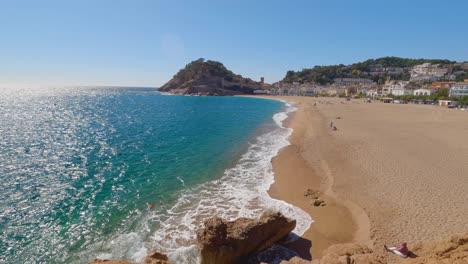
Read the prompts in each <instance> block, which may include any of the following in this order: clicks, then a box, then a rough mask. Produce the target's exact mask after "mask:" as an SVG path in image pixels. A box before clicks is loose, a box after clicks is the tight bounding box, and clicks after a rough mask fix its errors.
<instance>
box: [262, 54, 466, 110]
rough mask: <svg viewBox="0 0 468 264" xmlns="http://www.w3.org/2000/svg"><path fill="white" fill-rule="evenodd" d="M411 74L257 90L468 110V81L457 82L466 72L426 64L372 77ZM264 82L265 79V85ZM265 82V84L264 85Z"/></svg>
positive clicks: (374, 71)
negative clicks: (400, 76) (382, 79)
mask: <svg viewBox="0 0 468 264" xmlns="http://www.w3.org/2000/svg"><path fill="white" fill-rule="evenodd" d="M460 67H461V68H462V69H468V63H461V64H460ZM404 71H407V72H410V74H411V75H410V78H409V80H408V81H403V80H391V78H388V80H386V81H385V83H383V84H379V83H377V82H374V81H372V80H371V79H367V78H335V79H334V80H333V83H331V84H326V85H320V84H316V83H302V84H301V83H299V82H293V83H284V82H278V83H275V84H273V85H266V84H265V86H264V89H261V90H255V91H254V93H255V94H265V95H275V96H323V97H335V96H336V97H347V98H366V99H367V100H368V101H369V102H370V101H371V100H379V101H381V102H384V103H417V104H433V105H434V104H438V105H440V106H444V107H449V108H459V109H465V108H468V79H464V80H463V81H458V82H457V81H455V80H456V77H457V75H458V74H460V73H463V71H460V72H457V71H453V70H452V69H450V68H447V67H441V66H440V65H437V64H430V63H423V64H420V65H416V66H414V67H413V68H409V69H407V68H399V67H386V68H384V67H381V66H380V65H376V66H375V67H373V68H372V69H371V74H374V75H379V74H380V75H381V74H387V76H392V75H396V74H401V73H402V72H404ZM262 81H263V78H262V80H261V82H262ZM262 83H263V82H262Z"/></svg>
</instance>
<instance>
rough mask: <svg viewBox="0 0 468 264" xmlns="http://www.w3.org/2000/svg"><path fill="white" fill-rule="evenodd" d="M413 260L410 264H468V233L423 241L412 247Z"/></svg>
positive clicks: (408, 261)
mask: <svg viewBox="0 0 468 264" xmlns="http://www.w3.org/2000/svg"><path fill="white" fill-rule="evenodd" d="M410 251H411V252H412V255H413V256H412V258H410V259H408V260H407V261H406V262H403V263H405V264H406V263H408V264H423V263H428V264H436V263H437V264H438V263H441V264H442V263H451V264H468V233H466V234H460V235H454V236H451V237H450V238H448V239H444V240H436V241H423V242H418V243H415V244H414V245H413V246H410Z"/></svg>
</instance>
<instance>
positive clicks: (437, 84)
mask: <svg viewBox="0 0 468 264" xmlns="http://www.w3.org/2000/svg"><path fill="white" fill-rule="evenodd" d="M455 83H456V82H433V83H432V84H431V87H432V89H436V90H437V89H441V88H447V89H449V88H450V87H451V86H452V85H454V84H455Z"/></svg>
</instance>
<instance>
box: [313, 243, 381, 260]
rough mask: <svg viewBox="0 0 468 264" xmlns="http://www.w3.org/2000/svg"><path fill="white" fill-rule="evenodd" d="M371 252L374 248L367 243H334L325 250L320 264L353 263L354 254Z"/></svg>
mask: <svg viewBox="0 0 468 264" xmlns="http://www.w3.org/2000/svg"><path fill="white" fill-rule="evenodd" d="M369 253H372V250H371V249H369V248H368V247H367V246H366V245H360V244H354V243H346V244H337V245H332V246H330V247H328V248H327V249H326V250H325V251H324V252H323V257H322V259H321V261H320V264H351V263H352V261H353V259H352V256H354V255H358V254H369ZM359 263H360V262H359ZM363 263H367V262H363Z"/></svg>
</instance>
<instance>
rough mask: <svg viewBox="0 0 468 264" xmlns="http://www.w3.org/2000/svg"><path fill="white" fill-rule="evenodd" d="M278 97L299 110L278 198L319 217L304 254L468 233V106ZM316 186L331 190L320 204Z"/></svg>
mask: <svg viewBox="0 0 468 264" xmlns="http://www.w3.org/2000/svg"><path fill="white" fill-rule="evenodd" d="M273 98H275V99H283V100H286V101H289V102H294V103H296V105H297V107H298V111H297V112H296V113H295V114H293V115H292V116H291V117H290V118H289V119H288V121H287V123H288V124H287V125H288V126H290V127H291V128H293V129H294V132H293V135H292V136H291V138H290V141H291V145H290V146H288V147H286V148H285V149H283V150H282V151H281V152H280V154H279V155H278V156H277V157H276V158H275V159H274V160H273V167H274V172H275V180H276V182H275V184H274V185H272V187H271V189H270V194H271V195H272V196H273V197H275V198H278V199H282V200H285V201H287V202H289V203H291V204H294V205H297V206H299V207H301V208H302V209H304V210H305V211H307V212H308V213H309V214H310V215H311V216H312V218H313V219H314V220H315V223H313V224H312V226H311V228H310V229H309V230H308V231H307V232H306V233H305V234H304V235H303V239H301V240H299V241H298V242H297V243H295V244H294V245H292V247H293V248H294V249H296V250H298V251H300V252H301V255H302V256H303V257H305V258H308V259H310V257H311V256H313V258H317V257H320V256H321V253H322V251H323V250H324V249H325V248H327V247H328V246H329V245H331V244H337V243H344V242H364V243H367V244H368V245H370V246H373V247H374V248H380V247H382V245H383V244H396V243H399V242H403V241H417V240H426V239H438V238H444V237H447V236H450V235H451V234H454V233H458V232H466V231H468V111H467V112H465V111H457V110H451V109H446V108H440V107H437V106H427V105H397V104H383V103H379V102H373V103H371V104H367V103H365V102H363V101H362V100H357V99H356V100H352V101H345V100H344V99H338V98H312V97H282V98H281V97H273ZM315 103H316V104H317V106H314V104H315ZM337 117H340V119H337ZM330 122H333V123H334V125H336V127H337V128H338V130H337V131H331V130H330V128H329V125H330ZM309 188H310V189H314V190H321V191H322V192H324V200H325V202H326V206H324V207H315V206H313V205H311V200H312V199H311V198H310V197H306V196H304V192H305V191H306V190H307V189H309Z"/></svg>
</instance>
